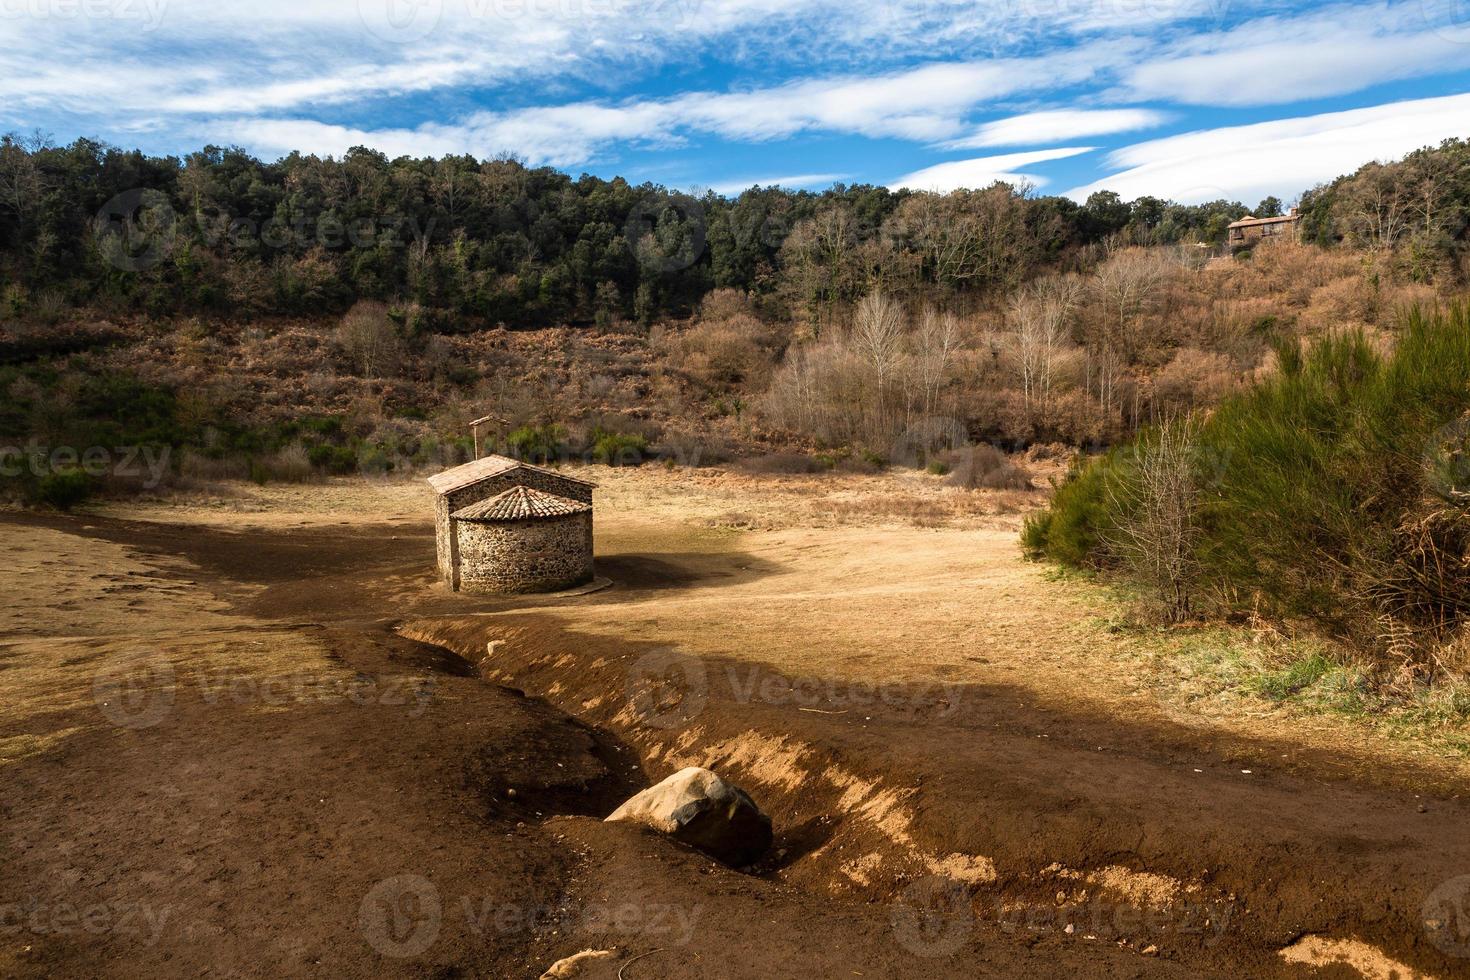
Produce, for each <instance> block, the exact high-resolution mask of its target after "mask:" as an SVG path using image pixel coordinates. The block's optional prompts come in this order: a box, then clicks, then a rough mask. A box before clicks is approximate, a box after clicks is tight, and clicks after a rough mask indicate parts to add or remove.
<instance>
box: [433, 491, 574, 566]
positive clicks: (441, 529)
mask: <svg viewBox="0 0 1470 980" xmlns="http://www.w3.org/2000/svg"><path fill="white" fill-rule="evenodd" d="M516 486H524V487H530V488H531V489H533V490H544V491H545V492H546V493H554V494H556V495H557V496H559V497H566V498H567V499H568V500H579V501H581V502H582V503H584V504H590V503H592V488H591V487H590V486H588V485H587V484H585V483H578V482H576V481H575V480H568V479H566V478H564V477H561V476H558V475H556V474H555V473H543V472H541V471H539V470H532V469H527V468H526V467H519V468H517V469H513V470H510V471H508V472H505V473H502V474H500V475H499V476H492V477H490V478H489V479H486V480H482V481H480V482H479V483H472V484H470V485H469V486H467V487H460V488H459V489H458V490H455V491H453V492H451V493H447V494H442V495H440V496H439V497H438V499H437V500H435V502H434V539H435V545H436V548H437V550H438V553H439V577H440V578H441V579H443V580H444V581H445V582H447V583H449V587H450V588H451V589H459V587H460V580H461V579H462V578H463V576H462V575H456V570H457V569H458V567H459V563H460V557H459V535H456V534H455V532H454V525H455V524H457V523H459V522H458V521H455V520H453V519H452V518H451V517H450V516H449V515H450V514H452V513H454V512H455V511H457V510H459V509H460V508H461V507H468V506H469V505H470V504H478V503H479V502H480V501H482V500H489V499H490V498H491V497H494V496H496V495H497V494H502V493H504V492H505V491H507V490H509V489H510V488H511V487H516ZM589 520H590V515H589Z"/></svg>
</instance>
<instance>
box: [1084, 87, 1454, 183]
mask: <svg viewBox="0 0 1470 980" xmlns="http://www.w3.org/2000/svg"><path fill="white" fill-rule="evenodd" d="M1466 119H1470V94H1464V95H1450V96H1444V97H1442V98H1434V99H1415V100H1412V101H1407V102H1393V103H1389V104H1387V105H1379V106H1373V107H1371V108H1367V109H1351V110H1348V111H1345V112H1328V113H1323V114H1321V115H1316V116H1302V117H1299V118H1295V119H1277V120H1273V121H1271V122H1264V123H1254V124H1252V125H1249V126H1230V127H1226V128H1223V129H1210V130H1203V131H1200V132H1194V133H1185V134H1183V135H1180V136H1170V137H1167V138H1165V139H1160V140H1150V141H1149V142H1146V143H1138V144H1136V145H1134V146H1129V147H1125V148H1123V149H1121V150H1118V151H1116V152H1114V153H1112V154H1109V156H1108V163H1109V164H1110V165H1112V166H1114V167H1122V168H1125V169H1123V170H1121V171H1119V172H1118V173H1115V174H1113V175H1112V176H1110V177H1105V178H1103V179H1102V180H1099V181H1096V182H1094V183H1091V184H1088V185H1087V186H1085V187H1078V188H1074V189H1073V190H1071V191H1068V192H1067V193H1068V196H1070V197H1074V198H1077V199H1078V200H1082V199H1084V198H1086V197H1087V195H1089V194H1091V193H1092V192H1093V191H1098V190H1112V191H1117V192H1118V193H1119V194H1121V195H1122V196H1123V197H1124V198H1125V199H1128V198H1135V197H1140V196H1142V195H1145V194H1147V195H1152V196H1154V197H1165V198H1172V199H1174V200H1176V201H1180V202H1182V203H1186V204H1192V203H1199V202H1201V201H1209V200H1215V199H1217V198H1226V199H1233V200H1240V201H1245V202H1254V201H1255V200H1257V199H1259V198H1262V197H1265V196H1266V195H1267V194H1275V195H1278V196H1280V197H1283V198H1290V197H1292V196H1294V195H1295V194H1298V193H1300V192H1301V191H1304V190H1307V189H1309V188H1311V187H1313V186H1315V185H1316V184H1319V183H1321V182H1323V181H1326V180H1331V179H1332V178H1334V177H1337V176H1340V175H1341V174H1344V173H1349V172H1351V171H1353V170H1356V169H1357V168H1358V167H1359V166H1361V165H1362V164H1364V163H1366V162H1368V161H1369V160H1375V159H1376V160H1390V159H1395V158H1397V157H1401V156H1403V155H1404V154H1406V153H1410V152H1412V151H1413V150H1416V149H1418V148H1420V147H1422V146H1429V145H1435V144H1438V143H1439V142H1441V141H1442V140H1444V139H1446V138H1448V137H1451V136H1463V135H1464V134H1465V120H1466Z"/></svg>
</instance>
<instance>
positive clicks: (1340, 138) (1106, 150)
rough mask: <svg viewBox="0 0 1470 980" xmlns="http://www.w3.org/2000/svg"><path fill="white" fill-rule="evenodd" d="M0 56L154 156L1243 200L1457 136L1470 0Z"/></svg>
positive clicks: (848, 2) (211, 43)
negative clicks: (995, 186) (1004, 185)
mask: <svg viewBox="0 0 1470 980" xmlns="http://www.w3.org/2000/svg"><path fill="white" fill-rule="evenodd" d="M0 80H3V81H0V130H15V131H20V132H29V131H31V130H36V129H39V130H41V131H43V132H46V133H49V134H50V135H51V136H52V137H53V138H54V139H56V140H59V141H63V142H65V141H69V140H71V139H73V138H75V137H77V136H95V137H100V138H102V139H104V140H107V141H109V142H112V143H115V144H118V145H122V146H129V147H132V146H137V147H141V148H143V149H145V150H148V151H150V152H155V153H180V152H184V151H187V150H190V149H195V148H198V147H199V146H202V145H204V144H206V143H214V144H217V145H231V144H233V145H240V146H244V147H246V148H247V149H249V150H251V151H253V152H255V153H257V154H258V155H261V156H263V157H265V158H268V159H274V158H275V157H278V156H281V155H284V154H285V153H287V152H289V151H291V150H293V149H298V150H301V151H303V152H310V153H317V154H334V155H335V154H341V153H342V152H343V151H344V150H346V149H347V148H348V147H350V146H353V145H356V144H364V145H368V146H373V147H376V148H378V149H381V150H383V151H384V152H386V153H388V154H389V155H390V156H397V155H399V154H413V155H440V154H444V153H471V154H474V155H476V156H480V157H489V156H497V155H501V154H513V155H515V156H518V157H520V158H521V159H524V160H526V161H527V162H528V163H532V164H549V165H552V166H556V167H559V168H562V169H565V170H567V171H569V172H571V173H573V174H577V173H582V172H588V173H594V174H598V175H602V176H609V177H610V176H614V175H622V176H625V177H628V178H629V179H631V180H633V181H635V182H641V181H644V180H649V181H655V182H658V183H662V184H665V185H668V186H670V187H677V188H703V187H712V188H714V189H716V190H719V191H721V192H724V193H733V192H736V191H738V190H739V189H741V188H743V187H745V186H749V185H750V184H752V183H762V184H770V183H780V184H783V185H786V186H793V187H812V188H818V187H823V186H826V185H828V184H831V183H833V182H834V181H844V182H848V183H852V182H867V183H877V184H885V185H889V186H894V187H899V186H907V187H913V188H919V189H927V190H939V191H945V190H950V189H952V188H954V187H963V186H984V185H986V184H988V183H989V182H990V181H992V180H994V179H997V178H1002V179H1009V180H1026V181H1028V182H1030V183H1031V184H1033V185H1034V186H1035V187H1036V188H1037V189H1038V190H1039V191H1041V192H1043V193H1064V194H1071V195H1073V196H1078V197H1082V196H1085V195H1086V194H1087V193H1089V192H1090V191H1091V190H1094V189H1096V188H1099V187H1107V188H1111V189H1114V190H1117V191H1118V192H1119V193H1121V194H1123V196H1124V197H1125V198H1133V197H1136V196H1139V195H1141V194H1154V195H1156V196H1160V197H1170V198H1173V199H1176V200H1180V201H1185V202H1194V201H1201V200H1210V199H1214V198H1219V197H1227V198H1237V199H1240V200H1243V201H1245V202H1246V203H1248V204H1253V203H1255V202H1256V201H1257V200H1259V199H1260V198H1261V197H1262V196H1264V195H1265V194H1268V193H1273V194H1276V195H1278V196H1280V197H1282V198H1284V199H1286V200H1291V199H1293V198H1295V197H1296V196H1297V195H1298V194H1299V193H1300V192H1301V191H1303V190H1305V189H1306V188H1308V187H1310V186H1312V185H1313V184H1315V183H1317V182H1320V181H1322V180H1327V179H1330V178H1332V177H1334V176H1336V175H1338V174H1340V173H1343V172H1346V171H1350V170H1353V169H1355V168H1356V167H1357V166H1358V165H1359V164H1361V163H1363V162H1365V161H1367V160H1371V159H1391V158H1395V157H1398V156H1402V155H1403V154H1404V153H1406V152H1408V151H1410V150H1412V149H1414V148H1416V147H1419V146H1423V145H1426V144H1433V143H1437V142H1439V141H1440V140H1442V139H1444V138H1446V137H1450V136H1462V137H1467V136H1470V2H1466V0H1411V2H1405V3H1389V4H1384V3H1325V4H1302V3H1297V4H1290V3H1272V2H1269V0H978V2H976V0H969V2H963V3H961V2H952V0H892V2H875V0H331V2H327V0H254V2H251V3H227V2H220V0H0Z"/></svg>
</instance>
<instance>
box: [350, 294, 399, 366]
mask: <svg viewBox="0 0 1470 980" xmlns="http://www.w3.org/2000/svg"><path fill="white" fill-rule="evenodd" d="M337 343H338V345H339V346H340V347H341V348H342V352H343V353H344V354H346V355H347V357H348V359H349V360H351V361H352V364H353V367H354V368H356V369H357V371H358V373H360V374H361V375H362V376H363V377H364V378H367V379H368V380H369V381H371V380H372V379H373V378H375V377H378V376H379V375H380V374H390V373H392V371H393V370H394V369H395V368H396V367H397V365H398V358H399V356H400V354H402V349H403V345H402V342H401V340H400V339H399V336H398V329H397V327H396V326H395V325H394V323H393V320H392V319H391V318H390V317H389V316H388V308H387V307H386V306H384V305H383V304H382V303H375V302H373V301H371V300H361V301H359V302H357V303H355V304H353V307H352V309H350V310H348V311H347V313H346V315H345V316H343V317H342V325H341V326H339V327H338V328H337Z"/></svg>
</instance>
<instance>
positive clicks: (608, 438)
mask: <svg viewBox="0 0 1470 980" xmlns="http://www.w3.org/2000/svg"><path fill="white" fill-rule="evenodd" d="M591 442H592V458H593V459H595V460H596V461H597V462H599V463H603V464H606V465H607V466H638V465H640V464H642V463H643V461H644V459H646V458H647V456H648V440H647V439H646V438H644V437H643V436H641V435H639V434H637V433H636V432H608V431H607V430H605V429H600V428H599V429H593V430H592V435H591Z"/></svg>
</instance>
